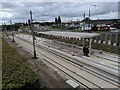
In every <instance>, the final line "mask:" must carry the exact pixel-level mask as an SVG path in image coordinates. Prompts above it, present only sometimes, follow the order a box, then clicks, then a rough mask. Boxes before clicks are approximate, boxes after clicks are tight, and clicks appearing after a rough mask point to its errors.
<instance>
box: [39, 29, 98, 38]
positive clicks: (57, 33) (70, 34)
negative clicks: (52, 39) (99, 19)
mask: <svg viewBox="0 0 120 90" xmlns="http://www.w3.org/2000/svg"><path fill="white" fill-rule="evenodd" d="M38 33H41V34H46V35H53V36H62V37H69V38H93V37H96V36H99V35H100V34H98V33H85V32H84V33H83V32H82V33H78V32H63V31H47V32H38Z"/></svg>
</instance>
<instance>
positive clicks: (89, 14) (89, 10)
mask: <svg viewBox="0 0 120 90" xmlns="http://www.w3.org/2000/svg"><path fill="white" fill-rule="evenodd" d="M92 6H93V7H96V6H97V5H90V6H89V28H91V25H90V9H91V7H92Z"/></svg>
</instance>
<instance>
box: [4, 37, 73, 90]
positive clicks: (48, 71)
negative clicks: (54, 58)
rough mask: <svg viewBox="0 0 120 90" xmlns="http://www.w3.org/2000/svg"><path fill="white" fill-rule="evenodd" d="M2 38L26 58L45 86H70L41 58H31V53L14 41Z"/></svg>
mask: <svg viewBox="0 0 120 90" xmlns="http://www.w3.org/2000/svg"><path fill="white" fill-rule="evenodd" d="M4 39H5V40H6V41H7V42H8V43H9V44H10V45H11V46H12V47H14V48H15V49H16V50H17V51H18V52H19V53H20V54H21V55H23V56H24V57H25V58H26V60H27V61H25V62H26V64H27V65H28V66H29V67H30V68H31V69H32V70H33V71H35V72H36V73H37V74H38V75H39V77H40V78H41V80H42V81H43V83H44V84H45V85H46V87H47V88H49V89H50V88H71V87H70V86H69V85H68V84H67V83H65V80H64V79H62V77H61V76H60V75H59V74H58V73H57V72H56V71H55V70H54V69H52V68H51V67H49V66H47V65H46V64H45V63H43V62H42V60H39V61H38V60H36V59H33V55H32V54H31V53H29V52H27V51H25V50H24V49H23V48H22V47H20V46H19V45H18V44H17V43H16V42H12V40H11V39H9V38H6V37H4Z"/></svg>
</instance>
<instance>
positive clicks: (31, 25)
mask: <svg viewBox="0 0 120 90" xmlns="http://www.w3.org/2000/svg"><path fill="white" fill-rule="evenodd" d="M32 21H33V19H32V11H30V27H31V31H32V36H33V51H34V58H35V59H37V57H36V51H35V35H34V30H33V24H32Z"/></svg>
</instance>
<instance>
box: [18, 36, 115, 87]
mask: <svg viewBox="0 0 120 90" xmlns="http://www.w3.org/2000/svg"><path fill="white" fill-rule="evenodd" d="M19 39H21V38H19ZM23 40H24V39H23ZM24 41H26V40H24ZM27 42H28V43H30V42H29V41H27ZM37 46H38V47H39V48H41V46H39V45H37ZM42 49H44V50H46V51H48V52H50V51H49V49H48V48H45V47H42ZM52 52H53V51H52ZM52 52H50V53H52ZM52 54H55V55H56V56H59V57H61V58H64V57H63V55H62V56H60V55H58V54H56V52H54V53H52ZM64 59H65V60H67V61H70V63H74V64H75V65H78V66H79V67H82V69H83V68H84V69H86V71H89V73H90V71H91V70H90V69H89V70H88V68H86V67H83V65H80V64H78V63H75V62H74V61H71V60H70V58H69V59H68V57H67V58H64ZM91 74H92V73H91ZM112 84H113V83H112ZM99 88H101V87H99Z"/></svg>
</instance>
